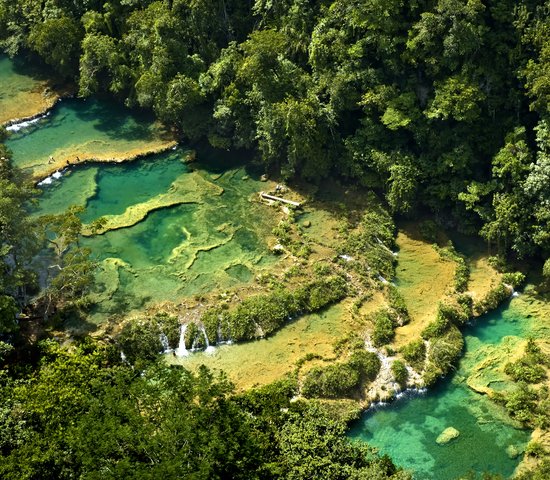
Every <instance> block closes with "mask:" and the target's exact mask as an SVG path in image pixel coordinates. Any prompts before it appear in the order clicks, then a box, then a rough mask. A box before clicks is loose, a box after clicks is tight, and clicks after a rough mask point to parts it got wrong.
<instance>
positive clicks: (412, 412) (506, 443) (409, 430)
mask: <svg viewBox="0 0 550 480" xmlns="http://www.w3.org/2000/svg"><path fill="white" fill-rule="evenodd" d="M524 302H525V300H524V299H521V298H518V299H513V300H512V301H511V302H510V304H509V305H506V306H504V307H502V308H500V309H498V310H496V311H495V312H492V313H490V314H488V315H486V316H484V317H482V318H480V319H478V321H477V322H476V324H475V325H473V326H470V327H468V328H467V329H466V330H465V332H464V333H465V343H466V351H465V355H464V357H463V359H462V360H461V362H460V365H459V368H458V370H457V372H456V373H455V374H454V375H453V376H452V377H451V378H449V379H446V380H444V381H442V382H440V383H439V384H438V385H437V386H436V387H435V388H434V389H432V390H430V391H429V392H428V393H427V394H424V395H421V396H413V397H411V398H401V399H399V400H397V401H395V402H394V403H392V404H390V405H388V406H385V407H381V408H378V409H377V410H374V411H372V410H371V411H367V412H366V413H365V414H364V415H363V417H362V418H361V420H359V421H358V422H357V423H356V424H355V425H354V426H353V428H352V429H351V431H350V433H349V434H350V436H351V437H352V438H354V439H357V440H361V441H366V442H368V443H369V444H371V445H373V446H375V447H377V448H379V449H380V451H381V452H383V453H387V454H389V455H390V456H391V457H392V458H393V459H394V461H395V462H396V463H397V464H399V465H401V466H402V467H404V468H406V469H410V470H412V471H413V472H414V475H415V478H416V479H438V480H450V479H455V478H459V477H460V476H462V475H465V474H466V473H468V472H470V471H471V472H474V473H476V474H481V473H482V472H491V473H495V474H501V475H503V476H504V477H509V476H510V475H512V473H513V471H514V469H515V467H516V466H517V464H518V463H519V458H516V459H512V458H510V456H509V455H508V453H507V448H509V447H510V446H513V447H517V448H519V449H520V450H522V449H523V447H524V446H525V444H526V443H527V442H528V439H529V432H528V431H524V430H519V429H517V428H515V427H514V426H513V425H512V424H511V422H510V420H509V419H508V417H507V416H506V414H505V412H504V411H503V410H501V409H500V407H497V406H496V405H495V404H494V403H493V402H491V401H490V400H488V399H487V398H486V397H485V396H483V395H480V394H478V393H475V392H474V391H473V390H471V389H470V388H468V385H467V384H466V383H465V381H466V379H467V378H468V376H469V375H470V374H472V370H473V368H474V367H475V365H477V364H479V362H480V361H482V360H483V359H484V358H486V357H487V356H488V355H490V354H492V353H494V352H495V351H498V349H500V348H502V347H503V345H504V344H505V343H507V342H510V341H511V342H514V341H516V340H518V341H519V339H520V338H519V337H525V336H526V335H528V334H532V333H533V325H532V323H533V322H532V321H531V318H529V315H526V313H525V303H524ZM502 361H504V362H505V361H506V359H503V360H502ZM447 427H454V428H456V429H457V430H459V431H460V436H459V437H458V438H457V439H455V440H452V441H451V442H450V443H448V444H447V445H438V444H437V443H436V438H437V437H438V435H439V434H440V433H441V432H442V431H443V430H444V429H445V428H447Z"/></svg>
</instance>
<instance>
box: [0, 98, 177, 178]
mask: <svg viewBox="0 0 550 480" xmlns="http://www.w3.org/2000/svg"><path fill="white" fill-rule="evenodd" d="M166 138H167V137H166V136H165V134H164V132H163V131H162V130H161V129H160V128H159V126H158V125H157V124H155V123H154V122H153V117H152V116H150V115H147V114H144V113H138V112H131V111H129V110H128V109H125V108H124V107H122V106H120V105H117V104H114V103H107V102H104V101H99V100H87V101H84V100H71V99H69V100H64V101H62V102H60V103H59V104H58V105H56V107H55V108H54V109H53V111H52V112H51V114H50V115H48V116H47V117H44V118H43V119H41V120H40V121H38V122H36V123H33V124H32V125H29V126H27V127H26V128H23V129H21V130H18V131H16V132H14V133H13V134H12V135H11V136H10V138H9V139H8V141H7V142H6V144H7V146H8V147H9V148H10V149H11V150H12V151H13V161H14V163H15V164H16V165H18V166H19V167H21V168H23V169H30V170H33V171H37V170H39V167H44V166H45V165H46V166H47V165H48V161H49V158H50V156H51V157H53V159H54V160H55V161H56V162H62V165H63V166H65V165H66V164H67V162H71V163H74V162H75V161H76V159H77V157H78V158H82V159H86V158H99V159H110V158H120V157H123V158H124V157H127V156H133V155H135V154H137V153H140V151H143V150H148V149H154V148H156V147H158V146H159V145H160V144H162V143H163V142H166Z"/></svg>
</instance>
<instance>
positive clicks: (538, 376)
mask: <svg viewBox="0 0 550 480" xmlns="http://www.w3.org/2000/svg"><path fill="white" fill-rule="evenodd" d="M549 366H550V358H549V357H548V355H545V354H544V353H542V351H541V349H540V347H539V346H538V345H537V344H536V343H535V341H534V340H533V339H532V338H530V339H529V340H528V341H527V345H526V347H525V354H524V355H523V357H521V358H520V359H519V360H517V361H515V362H510V363H507V364H506V367H505V369H504V371H505V372H506V374H507V375H510V376H511V377H512V378H513V379H514V381H515V382H526V383H539V382H541V381H543V380H544V379H546V368H545V367H549Z"/></svg>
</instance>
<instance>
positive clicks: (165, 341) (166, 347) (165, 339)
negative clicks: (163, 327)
mask: <svg viewBox="0 0 550 480" xmlns="http://www.w3.org/2000/svg"><path fill="white" fill-rule="evenodd" d="M159 338H160V343H161V345H162V353H172V349H171V348H170V343H168V337H167V336H166V335H165V334H164V333H161V334H160V335H159Z"/></svg>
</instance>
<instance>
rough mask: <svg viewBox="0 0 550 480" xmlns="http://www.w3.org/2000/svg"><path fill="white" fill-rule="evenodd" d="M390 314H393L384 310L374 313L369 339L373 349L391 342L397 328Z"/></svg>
mask: <svg viewBox="0 0 550 480" xmlns="http://www.w3.org/2000/svg"><path fill="white" fill-rule="evenodd" d="M392 313H393V312H391V311H390V310H387V309H385V308H383V309H380V310H378V311H376V312H375V313H374V315H373V322H374V329H373V331H372V335H371V338H372V343H373V345H374V346H375V347H381V346H382V345H386V344H388V343H390V342H391V341H392V339H393V337H394V335H395V332H394V329H395V327H396V326H397V323H396V322H395V320H394V315H393V314H392Z"/></svg>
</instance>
